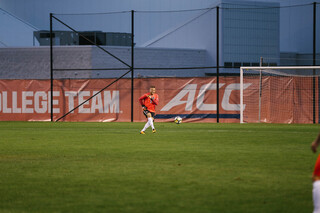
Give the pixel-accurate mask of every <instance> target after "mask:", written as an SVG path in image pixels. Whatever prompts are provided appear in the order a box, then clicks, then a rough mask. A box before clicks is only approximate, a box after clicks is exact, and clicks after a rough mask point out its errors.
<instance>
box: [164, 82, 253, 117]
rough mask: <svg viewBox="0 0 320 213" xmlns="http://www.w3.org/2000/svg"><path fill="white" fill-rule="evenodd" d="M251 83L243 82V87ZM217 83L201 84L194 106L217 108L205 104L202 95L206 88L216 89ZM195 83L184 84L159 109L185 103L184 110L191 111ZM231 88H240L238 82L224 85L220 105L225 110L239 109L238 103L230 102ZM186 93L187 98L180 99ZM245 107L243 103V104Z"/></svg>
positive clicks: (211, 109) (221, 84) (207, 108)
mask: <svg viewBox="0 0 320 213" xmlns="http://www.w3.org/2000/svg"><path fill="white" fill-rule="evenodd" d="M224 85H225V83H220V84H219V88H221V87H223V86H224ZM250 85H251V83H246V84H243V89H246V88H248V87H249V86H250ZM216 88H217V84H216V83H210V84H204V85H202V86H201V88H200V91H199V94H198V97H197V103H196V107H197V109H199V110H200V111H215V110H217V104H205V103H203V99H204V95H205V93H206V91H208V90H216ZM196 89H197V84H188V85H187V86H185V87H184V88H183V89H182V90H181V91H180V92H179V93H178V94H177V95H176V96H175V97H174V98H173V99H172V100H171V101H169V103H167V104H166V105H165V106H164V107H163V108H162V109H161V111H169V110H170V109H172V108H173V107H175V106H178V105H181V104H186V107H185V111H192V106H193V101H194V97H195V95H196ZM233 90H240V84H229V85H228V86H226V88H225V91H224V95H223V98H222V102H221V107H222V108H223V109H224V110H226V111H240V104H230V101H229V100H230V95H231V93H232V91H233ZM186 95H188V97H187V100H181V99H182V98H183V97H185V96H186ZM243 107H244V109H245V105H244V106H243Z"/></svg>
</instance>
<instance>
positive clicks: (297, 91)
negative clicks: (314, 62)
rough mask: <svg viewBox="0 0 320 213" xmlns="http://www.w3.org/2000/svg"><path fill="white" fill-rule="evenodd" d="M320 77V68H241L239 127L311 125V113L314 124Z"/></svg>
mask: <svg viewBox="0 0 320 213" xmlns="http://www.w3.org/2000/svg"><path fill="white" fill-rule="evenodd" d="M319 77H320V66H275V67H264V66H259V67H240V123H254V122H257V123H259V122H266V123H273V122H274V123H308V122H309V121H310V119H311V118H310V116H311V114H310V113H311V112H309V111H313V122H314V120H315V115H314V114H315V112H317V113H318V115H319V111H320V110H319V109H320V107H319V105H320V104H319V103H320V80H319ZM315 94H317V95H315ZM316 101H317V102H316ZM315 104H317V105H318V106H317V107H318V108H315ZM312 105H313V108H312V107H311V106H312ZM315 109H316V110H315ZM307 111H308V112H307ZM286 116H287V117H286ZM317 119H318V121H319V120H320V116H318V117H317Z"/></svg>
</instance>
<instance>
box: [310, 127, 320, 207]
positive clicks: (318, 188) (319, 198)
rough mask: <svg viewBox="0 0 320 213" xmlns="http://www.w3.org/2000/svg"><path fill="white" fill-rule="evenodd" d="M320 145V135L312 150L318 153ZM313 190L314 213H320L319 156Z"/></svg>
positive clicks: (314, 173)
mask: <svg viewBox="0 0 320 213" xmlns="http://www.w3.org/2000/svg"><path fill="white" fill-rule="evenodd" d="M319 144H320V133H319V134H318V137H317V138H316V139H315V140H314V141H313V142H312V144H311V150H312V151H313V152H314V153H316V152H317V148H318V146H319ZM312 179H313V189H312V197H313V207H314V209H313V213H320V155H318V158H317V161H316V165H315V167H314V171H313V175H312Z"/></svg>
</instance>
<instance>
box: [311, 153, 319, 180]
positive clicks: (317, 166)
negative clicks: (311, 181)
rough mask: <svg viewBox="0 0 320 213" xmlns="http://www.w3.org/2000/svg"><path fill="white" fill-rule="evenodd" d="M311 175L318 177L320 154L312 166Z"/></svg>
mask: <svg viewBox="0 0 320 213" xmlns="http://www.w3.org/2000/svg"><path fill="white" fill-rule="evenodd" d="M313 177H318V178H320V155H318V158H317V161H316V165H315V166H314V170H313Z"/></svg>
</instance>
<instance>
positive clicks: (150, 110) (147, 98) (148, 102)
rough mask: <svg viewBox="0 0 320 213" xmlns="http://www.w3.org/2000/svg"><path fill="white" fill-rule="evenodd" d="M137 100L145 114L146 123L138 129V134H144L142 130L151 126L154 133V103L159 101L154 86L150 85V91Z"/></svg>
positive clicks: (156, 103)
mask: <svg viewBox="0 0 320 213" xmlns="http://www.w3.org/2000/svg"><path fill="white" fill-rule="evenodd" d="M139 102H140V104H141V106H142V110H143V114H144V115H145V116H146V118H147V119H148V120H147V123H146V125H145V126H144V127H143V129H142V130H141V131H140V134H143V135H144V134H145V133H144V132H145V131H146V129H147V128H148V127H149V126H151V128H152V132H153V133H156V129H155V128H154V124H153V121H154V116H155V114H156V105H158V103H159V96H158V94H156V87H155V86H151V87H150V92H149V93H146V94H144V95H143V96H141V97H140V98H139Z"/></svg>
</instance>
